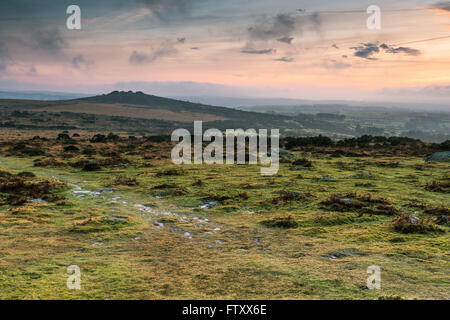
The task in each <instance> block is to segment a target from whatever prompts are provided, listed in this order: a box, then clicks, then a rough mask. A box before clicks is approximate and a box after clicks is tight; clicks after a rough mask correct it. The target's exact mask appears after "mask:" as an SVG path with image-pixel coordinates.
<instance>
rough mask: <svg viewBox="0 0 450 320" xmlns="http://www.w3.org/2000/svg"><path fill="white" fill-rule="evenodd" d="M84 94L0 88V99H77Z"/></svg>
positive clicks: (84, 95)
mask: <svg viewBox="0 0 450 320" xmlns="http://www.w3.org/2000/svg"><path fill="white" fill-rule="evenodd" d="M86 96H88V95H87V94H82V93H66V92H53V91H6V90H5V91H3V90H0V99H19V100H41V101H55V100H67V99H78V98H82V97H86Z"/></svg>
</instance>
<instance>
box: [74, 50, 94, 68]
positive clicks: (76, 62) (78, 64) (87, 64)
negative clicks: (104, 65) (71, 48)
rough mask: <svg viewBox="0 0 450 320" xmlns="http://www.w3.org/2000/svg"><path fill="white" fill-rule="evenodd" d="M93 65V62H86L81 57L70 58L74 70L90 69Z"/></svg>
mask: <svg viewBox="0 0 450 320" xmlns="http://www.w3.org/2000/svg"><path fill="white" fill-rule="evenodd" d="M94 65H95V62H94V61H91V60H87V59H86V58H85V57H84V56H83V55H81V54H80V55H77V56H75V57H73V58H72V66H73V67H74V68H76V69H90V68H92V67H93V66H94Z"/></svg>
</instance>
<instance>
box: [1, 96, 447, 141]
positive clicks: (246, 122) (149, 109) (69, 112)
mask: <svg viewBox="0 0 450 320" xmlns="http://www.w3.org/2000/svg"><path fill="white" fill-rule="evenodd" d="M248 109H250V110H238V109H232V108H226V107H216V106H211V105H205V104H200V103H193V102H187V101H181V100H176V99H170V98H163V97H158V96H153V95H147V94H144V93H142V92H132V91H128V92H123V91H122V92H119V91H114V92H111V93H109V94H104V95H98V96H94V97H87V98H79V99H73V100H61V101H37V100H0V119H2V120H0V129H1V128H4V129H14V130H87V131H91V132H92V131H93V132H124V133H128V134H135V135H139V134H171V132H173V130H175V129H178V128H186V129H188V130H191V132H192V129H193V128H192V127H193V122H194V121H195V120H201V121H203V128H204V129H208V128H217V129H219V130H226V129H239V128H242V129H250V128H253V129H256V130H258V129H268V130H270V129H279V130H280V133H281V134H282V135H285V136H317V135H324V136H329V137H331V138H338V139H341V138H349V137H358V136H361V135H373V136H380V135H385V136H408V137H412V138H418V139H421V140H423V141H433V142H442V141H445V140H448V139H449V138H450V134H449V132H450V114H445V113H425V112H417V111H415V112H413V111H410V110H399V109H393V110H390V109H389V108H380V107H375V108H367V107H366V108H357V107H352V106H342V105H334V106H328V105H326V106H323V105H314V106H298V107H287V106H271V107H267V108H264V107H260V108H254V109H253V108H248ZM256 110H258V111H259V112H255V111H256ZM271 110H277V112H280V113H284V114H275V113H273V111H272V113H264V111H265V112H270V111H271Z"/></svg>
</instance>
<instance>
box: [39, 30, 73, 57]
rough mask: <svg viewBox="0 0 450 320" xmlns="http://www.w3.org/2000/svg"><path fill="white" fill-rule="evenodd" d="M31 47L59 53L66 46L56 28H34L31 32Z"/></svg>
mask: <svg viewBox="0 0 450 320" xmlns="http://www.w3.org/2000/svg"><path fill="white" fill-rule="evenodd" d="M32 39H33V44H32V46H33V48H35V49H38V50H42V51H46V52H48V53H50V54H60V53H61V51H62V49H63V48H65V47H66V46H67V43H66V41H65V40H64V39H63V37H62V36H61V33H60V31H59V30H58V29H49V30H36V31H35V32H34V33H33V34H32Z"/></svg>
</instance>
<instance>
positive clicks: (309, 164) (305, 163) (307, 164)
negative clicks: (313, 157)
mask: <svg viewBox="0 0 450 320" xmlns="http://www.w3.org/2000/svg"><path fill="white" fill-rule="evenodd" d="M292 165H294V166H301V167H305V168H311V167H312V161H310V160H308V159H305V158H302V159H297V160H295V161H294V162H293V163H292Z"/></svg>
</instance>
